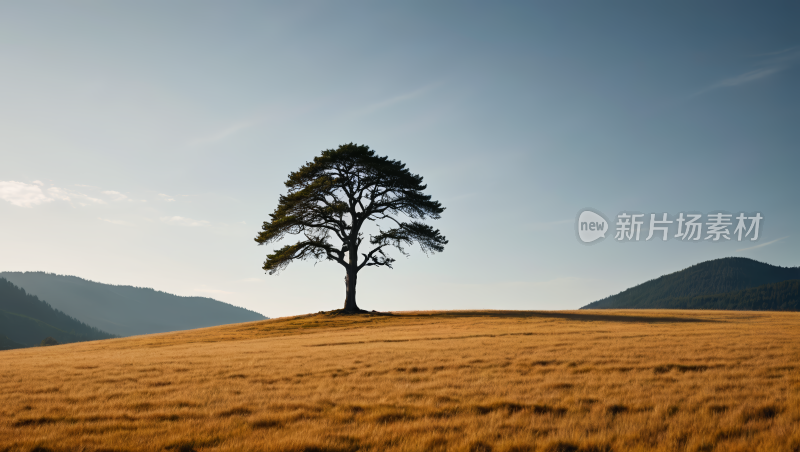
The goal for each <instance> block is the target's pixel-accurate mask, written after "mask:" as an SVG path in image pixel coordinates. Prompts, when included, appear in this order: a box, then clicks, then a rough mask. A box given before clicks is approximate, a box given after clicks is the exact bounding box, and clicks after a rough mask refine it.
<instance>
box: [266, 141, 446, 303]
mask: <svg viewBox="0 0 800 452" xmlns="http://www.w3.org/2000/svg"><path fill="white" fill-rule="evenodd" d="M285 185H286V188H287V189H288V193H287V194H286V195H285V196H284V195H281V197H280V199H279V202H278V207H277V208H276V209H275V212H273V213H272V214H270V221H265V222H264V225H263V227H262V231H261V232H259V233H258V236H257V237H256V239H255V240H256V242H258V244H259V245H265V244H268V243H272V242H277V241H279V240H281V239H283V238H284V237H285V236H286V235H287V234H293V235H302V236H303V237H302V239H301V240H300V241H298V242H297V243H295V244H293V245H286V246H284V247H282V248H280V249H278V250H274V251H273V253H272V254H268V255H267V260H266V261H265V262H264V267H263V268H264V270H265V271H267V272H269V274H270V275H272V274H275V273H277V272H279V271H280V270H283V269H284V268H286V267H287V266H288V265H289V264H290V263H291V262H292V261H294V260H306V259H311V260H315V261H321V260H329V261H333V262H336V263H338V264H340V265H342V266H343V267H344V268H345V274H346V276H345V294H346V297H345V302H344V310H345V311H360V309H359V308H358V305H357V304H356V281H357V276H358V272H359V271H361V270H362V269H364V268H366V267H389V268H392V263H394V262H395V259H393V258H392V257H390V256H389V254H387V250H388V249H391V248H396V249H397V250H399V252H400V253H402V254H403V255H406V256H407V255H408V254H407V253H406V251H405V249H404V246H407V245H412V244H413V243H415V242H416V243H418V244H419V245H420V247H421V248H422V251H423V252H424V253H425V254H431V253H434V252H441V251H444V245H446V244H447V243H448V242H447V240H446V239H445V237H444V236H443V235H441V234H440V233H439V230H438V229H433V228H432V227H431V226H429V225H427V224H425V223H422V222H421V221H418V220H425V219H427V218H431V219H439V217H440V215H441V213H442V212H444V207H442V205H441V204H440V203H439V202H438V201H433V200H431V197H430V195H426V194H423V191H424V190H425V189H426V188H427V185H423V184H422V176H419V175H416V174H412V173H411V172H410V171H409V170H408V169H407V168H406V166H405V164H404V163H401V162H399V161H397V160H389V158H388V157H380V156H378V155H376V154H375V151H373V150H371V149H370V148H369V146H363V145H362V146H359V145H356V144H353V143H350V144H345V145H342V146H339V148H338V149H335V150H334V149H328V150H326V151H322V154H321V155H319V156H318V157H315V158H314V161H312V162H308V163H306V164H305V165H303V166H302V167H301V168H300V169H299V170H297V171H295V172H292V173H291V174H289V179H288V180H287V181H286V182H285ZM400 214H403V215H405V216H406V217H408V219H409V220H410V221H400V219H401V218H400V217H399V216H400ZM367 221H371V222H375V224H376V225H377V229H378V232H377V233H376V234H370V235H369V246H370V249H369V251H367V252H365V253H361V261H360V262H359V249H360V247H361V245H362V241H363V240H364V234H363V232H362V230H363V228H364V226H365V223H366V222H367ZM387 223H388V224H389V226H390V227H389V228H388V229H386V230H384V229H383V228H382V225H385V224H387ZM332 239H334V240H338V241H339V242H340V243H341V244H340V245H338V246H336V245H335V244H334V243H332V242H331V240H332ZM365 245H366V244H365Z"/></svg>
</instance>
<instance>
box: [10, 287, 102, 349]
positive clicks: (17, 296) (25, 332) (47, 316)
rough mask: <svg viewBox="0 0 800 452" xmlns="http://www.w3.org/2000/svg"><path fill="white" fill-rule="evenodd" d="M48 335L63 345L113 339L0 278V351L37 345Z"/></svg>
mask: <svg viewBox="0 0 800 452" xmlns="http://www.w3.org/2000/svg"><path fill="white" fill-rule="evenodd" d="M48 336H49V337H53V338H54V339H56V340H57V341H58V342H59V343H62V344H63V343H67V342H81V341H90V340H96V339H108V338H112V337H114V336H113V335H111V334H108V333H105V332H103V331H100V330H98V329H97V328H93V327H91V326H89V325H86V324H85V323H82V322H81V321H79V320H76V319H74V318H72V317H70V316H68V315H67V314H64V313H63V312H61V311H59V310H57V309H53V307H52V306H50V305H49V304H48V303H47V302H45V301H42V300H40V299H39V298H38V297H36V296H34V295H30V294H28V293H26V292H25V290H24V289H20V288H19V287H17V286H15V285H14V284H12V283H11V282H9V281H8V280H6V279H4V278H0V350H7V349H11V348H20V347H26V346H27V347H30V346H34V345H38V344H39V343H40V342H41V341H42V339H44V338H46V337H48Z"/></svg>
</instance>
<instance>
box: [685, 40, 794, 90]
mask: <svg viewBox="0 0 800 452" xmlns="http://www.w3.org/2000/svg"><path fill="white" fill-rule="evenodd" d="M760 56H761V57H767V58H766V59H764V60H763V61H761V63H760V66H762V67H761V68H759V69H754V70H752V71H748V72H745V73H743V74H739V75H737V76H734V77H728V78H725V79H722V80H720V81H718V82H716V83H713V84H711V85H710V86H708V87H706V88H704V89H702V90H700V91H698V92H696V93H694V94H692V95H691V96H689V97H694V96H699V95H700V94H704V93H707V92H709V91H713V90H715V89H720V88H733V87H736V86H741V85H745V84H747V83H752V82H755V81H758V80H761V79H764V78H767V77H769V76H771V75H773V74H776V73H778V72H780V71H782V70H784V69H786V68H788V67H789V66H791V65H793V64H794V63H795V62H796V60H797V59H798V58H800V48H798V47H792V48H789V49H784V50H780V51H777V52H770V53H765V54H762V55H760Z"/></svg>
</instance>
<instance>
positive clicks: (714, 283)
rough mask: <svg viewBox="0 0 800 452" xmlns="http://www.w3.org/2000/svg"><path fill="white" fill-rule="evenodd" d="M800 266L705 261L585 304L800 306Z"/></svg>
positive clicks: (599, 306) (617, 306)
mask: <svg viewBox="0 0 800 452" xmlns="http://www.w3.org/2000/svg"><path fill="white" fill-rule="evenodd" d="M797 280H800V267H778V266H774V265H769V264H765V263H763V262H758V261H755V260H753V259H747V258H743V257H727V258H723V259H716V260H713V261H707V262H702V263H699V264H697V265H693V266H691V267H689V268H686V269H684V270H681V271H679V272H675V273H672V274H669V275H665V276H662V277H660V278H657V279H653V280H650V281H647V282H646V283H644V284H640V285H638V286H636V287H632V288H630V289H628V290H626V291H624V292H621V293H619V294H617V295H612V296H610V297H608V298H604V299H602V300H598V301H595V302H594V303H590V304H588V305H586V306H584V307H583V308H581V309H737V310H742V309H747V310H767V311H772V310H782V311H783V310H800V301H798V300H800V285H799V284H798V283H799V282H800V281H797Z"/></svg>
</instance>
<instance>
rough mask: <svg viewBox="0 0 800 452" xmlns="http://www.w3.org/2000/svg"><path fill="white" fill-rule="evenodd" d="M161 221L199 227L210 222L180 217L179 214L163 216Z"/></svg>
mask: <svg viewBox="0 0 800 452" xmlns="http://www.w3.org/2000/svg"><path fill="white" fill-rule="evenodd" d="M161 221H163V222H165V223H167V224H172V225H175V226H189V227H197V226H208V225H209V222H208V221H205V220H193V219H191V218H186V217H179V216H173V217H162V218H161Z"/></svg>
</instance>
